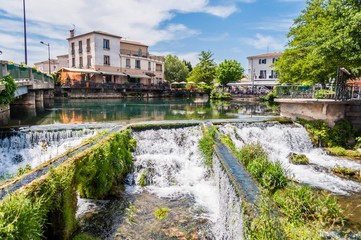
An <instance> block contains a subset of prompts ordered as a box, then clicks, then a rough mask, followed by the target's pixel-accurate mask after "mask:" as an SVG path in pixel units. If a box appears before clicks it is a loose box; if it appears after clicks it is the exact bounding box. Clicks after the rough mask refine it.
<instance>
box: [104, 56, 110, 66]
mask: <svg viewBox="0 0 361 240" xmlns="http://www.w3.org/2000/svg"><path fill="white" fill-rule="evenodd" d="M104 65H108V66H109V65H110V57H109V56H107V55H104Z"/></svg>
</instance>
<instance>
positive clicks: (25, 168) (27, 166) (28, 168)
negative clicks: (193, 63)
mask: <svg viewBox="0 0 361 240" xmlns="http://www.w3.org/2000/svg"><path fill="white" fill-rule="evenodd" d="M30 170H31V166H30V165H29V164H26V165H25V167H23V168H22V167H19V168H18V173H17V174H16V176H21V175H23V174H25V173H27V172H29V171H30Z"/></svg>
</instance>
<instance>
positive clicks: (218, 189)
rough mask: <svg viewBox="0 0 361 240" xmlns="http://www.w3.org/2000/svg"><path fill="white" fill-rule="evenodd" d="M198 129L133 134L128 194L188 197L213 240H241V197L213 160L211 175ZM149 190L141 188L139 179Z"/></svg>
mask: <svg viewBox="0 0 361 240" xmlns="http://www.w3.org/2000/svg"><path fill="white" fill-rule="evenodd" d="M201 136H202V132H201V130H200V127H187V128H181V129H168V130H164V129H161V130H146V131H142V132H135V133H134V137H135V138H136V139H137V142H138V146H137V149H136V151H135V153H134V158H135V162H134V173H133V174H131V175H129V178H130V179H128V182H130V183H135V185H134V184H133V185H129V186H127V192H128V193H139V192H143V191H147V192H149V193H151V194H154V195H156V196H157V197H159V198H161V199H169V200H170V201H178V200H180V199H189V201H190V202H191V205H193V206H192V207H191V211H192V212H194V217H195V218H204V219H208V220H209V221H210V223H211V226H210V227H209V228H210V230H211V232H212V233H210V234H211V235H212V238H215V239H242V238H243V237H242V231H243V230H242V229H243V228H242V214H241V204H240V199H239V198H238V197H237V196H236V194H235V192H234V190H233V188H232V187H231V185H230V183H229V180H228V178H227V176H226V175H225V173H224V172H223V170H221V167H220V163H219V160H218V159H217V158H215V160H214V166H213V173H212V172H211V171H210V170H209V169H207V168H206V167H205V166H204V164H203V158H202V156H201V153H200V152H199V150H198V141H199V139H200V138H201ZM142 178H143V180H144V181H145V182H146V183H147V186H146V187H144V188H142V187H140V186H139V181H140V180H141V179H142Z"/></svg>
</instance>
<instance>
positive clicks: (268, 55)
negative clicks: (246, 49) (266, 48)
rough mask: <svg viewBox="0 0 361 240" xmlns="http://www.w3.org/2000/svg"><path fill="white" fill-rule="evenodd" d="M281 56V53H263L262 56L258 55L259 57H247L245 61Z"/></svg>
mask: <svg viewBox="0 0 361 240" xmlns="http://www.w3.org/2000/svg"><path fill="white" fill-rule="evenodd" d="M281 55H282V53H281V52H273V53H264V54H260V55H255V56H249V57H247V59H253V58H267V57H279V56H281Z"/></svg>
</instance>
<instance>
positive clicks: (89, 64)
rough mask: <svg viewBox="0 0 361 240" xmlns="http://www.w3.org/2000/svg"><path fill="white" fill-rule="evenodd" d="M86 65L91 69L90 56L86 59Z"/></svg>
mask: <svg viewBox="0 0 361 240" xmlns="http://www.w3.org/2000/svg"><path fill="white" fill-rule="evenodd" d="M86 65H87V67H88V68H90V67H91V65H92V56H88V57H87V61H86Z"/></svg>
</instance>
